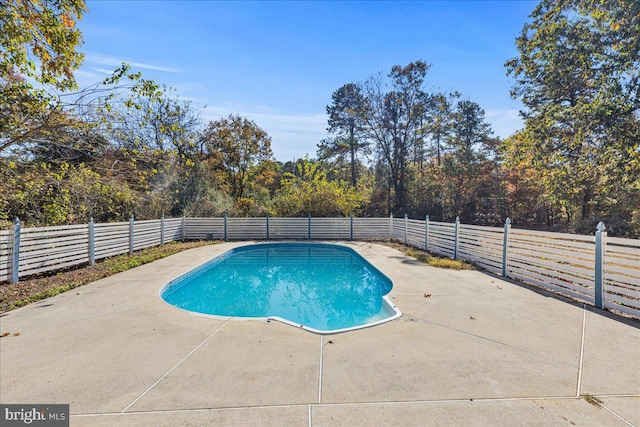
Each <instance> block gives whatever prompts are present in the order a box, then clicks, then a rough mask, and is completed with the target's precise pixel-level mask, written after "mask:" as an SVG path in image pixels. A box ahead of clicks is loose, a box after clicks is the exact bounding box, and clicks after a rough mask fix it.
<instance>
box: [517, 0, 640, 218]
mask: <svg viewBox="0 0 640 427" xmlns="http://www.w3.org/2000/svg"><path fill="white" fill-rule="evenodd" d="M531 17H532V18H533V21H532V22H531V23H527V24H526V25H525V26H524V28H523V30H522V33H521V35H520V36H519V37H518V38H517V40H516V43H517V47H518V50H519V52H520V55H519V57H517V58H513V59H511V60H510V61H508V62H507V63H506V67H507V69H508V74H510V75H512V76H513V77H514V78H515V85H514V87H513V90H512V95H513V96H514V97H521V99H522V102H523V103H524V104H525V106H526V107H527V110H526V111H525V112H523V113H522V114H523V118H524V120H525V129H524V130H523V131H521V132H520V133H519V134H518V135H516V136H514V137H513V138H510V139H509V140H508V141H507V142H506V145H505V156H506V160H507V161H508V163H509V164H518V163H519V162H522V161H523V159H525V158H530V161H531V165H532V167H534V168H536V169H537V171H538V172H539V174H540V177H541V181H542V182H541V183H542V185H543V186H544V187H545V189H546V194H547V197H548V198H549V200H550V201H551V202H552V203H553V204H554V205H556V206H558V207H561V208H562V209H563V210H564V212H565V216H566V217H567V219H568V220H569V221H574V220H575V219H576V218H579V219H580V220H582V221H586V220H590V218H592V216H593V214H594V213H595V211H597V212H598V216H601V215H605V216H607V215H611V216H614V217H620V216H622V217H627V218H629V217H630V216H631V215H632V211H633V209H634V208H633V207H634V206H638V205H639V204H640V199H639V195H638V188H637V187H638V184H637V183H638V181H639V179H640V178H639V177H640V145H639V141H640V138H639V136H640V75H639V73H638V69H639V68H640V3H638V2H637V1H635V0H567V1H557V0H556V1H554V0H544V1H542V2H541V3H540V4H539V5H538V7H536V9H535V10H534V11H533V13H532V15H531ZM515 144H518V147H516V146H515ZM593 225H594V224H589V227H590V228H592V226H593Z"/></svg>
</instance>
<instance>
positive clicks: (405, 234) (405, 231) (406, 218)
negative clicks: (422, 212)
mask: <svg viewBox="0 0 640 427" xmlns="http://www.w3.org/2000/svg"><path fill="white" fill-rule="evenodd" d="M407 222H408V217H407V214H404V244H405V245H406V244H407Z"/></svg>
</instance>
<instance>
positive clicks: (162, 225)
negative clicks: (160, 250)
mask: <svg viewBox="0 0 640 427" xmlns="http://www.w3.org/2000/svg"><path fill="white" fill-rule="evenodd" d="M160 244H161V245H164V214H162V216H161V217H160Z"/></svg>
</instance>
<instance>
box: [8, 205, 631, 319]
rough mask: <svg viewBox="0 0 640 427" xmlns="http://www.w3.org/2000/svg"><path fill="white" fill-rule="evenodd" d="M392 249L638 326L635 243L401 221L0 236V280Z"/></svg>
mask: <svg viewBox="0 0 640 427" xmlns="http://www.w3.org/2000/svg"><path fill="white" fill-rule="evenodd" d="M196 239H210V240H213V239H221V240H269V239H296V240H329V239H335V240H364V239H378V240H389V239H392V240H397V241H400V242H403V243H405V244H408V245H411V246H414V247H417V248H421V249H425V250H427V251H429V252H433V253H437V254H440V255H444V256H447V257H450V258H454V259H461V260H465V261H470V262H472V263H474V264H476V265H478V266H480V267H482V268H484V269H485V270H487V271H490V272H492V273H495V274H499V275H502V276H503V277H507V278H511V279H515V280H519V281H522V282H524V283H528V284H531V285H535V286H540V287H543V288H546V289H550V290H553V291H556V292H559V293H562V294H565V295H569V296H572V297H574V298H577V299H580V300H582V301H585V302H587V303H590V304H594V305H596V306H597V307H601V308H611V309H615V310H619V311H622V312H626V313H628V314H631V315H633V316H637V317H640V240H638V239H620V238H610V237H607V236H606V232H605V231H604V227H603V226H600V228H599V229H598V230H597V231H596V233H595V235H594V236H581V235H574V234H562V233H548V232H541V231H530V230H521V229H512V228H511V224H510V223H509V221H508V220H507V223H506V224H505V226H504V227H483V226H474V225H465V224H460V222H459V221H456V222H455V223H444V222H435V221H430V220H429V217H426V218H425V219H424V220H416V219H408V218H407V217H405V218H393V217H390V218H312V217H310V216H309V217H307V218H270V217H266V218H265V217H261V218H227V217H226V216H225V217H222V218H173V219H164V218H161V219H158V220H149V221H134V219H133V218H132V219H131V220H130V221H129V222H120V223H105V224H94V223H93V222H92V221H90V222H89V224H83V225H73V226H58V227H37V228H25V229H22V230H21V228H20V223H19V221H17V222H16V224H15V225H14V229H13V230H6V231H0V281H6V280H9V281H12V282H17V281H18V280H19V278H22V277H26V276H30V275H33V274H38V273H43V272H47V271H52V270H57V269H62V268H66V267H71V266H74V265H79V264H85V263H88V264H93V263H94V262H95V261H96V260H98V259H103V258H106V257H110V256H114V255H119V254H124V253H133V252H134V251H137V250H139V249H143V248H146V247H150V246H156V245H159V244H163V243H166V242H169V241H173V240H196Z"/></svg>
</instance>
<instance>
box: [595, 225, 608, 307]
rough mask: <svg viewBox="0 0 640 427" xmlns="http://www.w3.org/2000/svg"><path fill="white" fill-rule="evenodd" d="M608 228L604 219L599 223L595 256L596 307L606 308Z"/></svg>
mask: <svg viewBox="0 0 640 427" xmlns="http://www.w3.org/2000/svg"><path fill="white" fill-rule="evenodd" d="M605 230H606V228H605V226H604V224H603V223H602V221H600V222H599V223H598V227H597V228H596V257H595V262H596V265H595V267H596V268H595V270H596V272H595V273H596V274H595V287H596V291H595V292H596V295H595V302H596V307H598V308H604V248H605V245H606V242H605V239H606V237H607V232H606V231H605Z"/></svg>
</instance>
